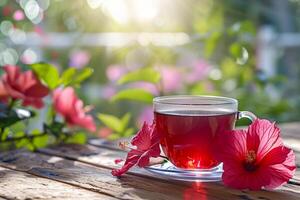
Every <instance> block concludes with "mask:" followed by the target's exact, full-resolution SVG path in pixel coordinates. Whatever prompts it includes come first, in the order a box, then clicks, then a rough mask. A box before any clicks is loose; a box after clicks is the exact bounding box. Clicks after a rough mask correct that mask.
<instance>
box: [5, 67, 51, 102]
mask: <svg viewBox="0 0 300 200" xmlns="http://www.w3.org/2000/svg"><path fill="white" fill-rule="evenodd" d="M4 70H5V72H6V73H5V74H4V75H3V76H2V78H1V83H0V89H1V92H0V98H1V99H7V98H12V99H14V100H17V99H21V100H22V101H23V102H22V104H23V106H34V107H36V108H41V107H43V106H44V103H43V100H42V98H43V97H45V96H47V95H48V93H49V89H48V88H47V87H45V86H44V85H42V83H41V82H40V81H39V79H38V78H37V77H36V75H35V74H34V73H33V72H32V71H26V72H21V70H20V68H19V67H18V66H12V65H7V66H4Z"/></svg>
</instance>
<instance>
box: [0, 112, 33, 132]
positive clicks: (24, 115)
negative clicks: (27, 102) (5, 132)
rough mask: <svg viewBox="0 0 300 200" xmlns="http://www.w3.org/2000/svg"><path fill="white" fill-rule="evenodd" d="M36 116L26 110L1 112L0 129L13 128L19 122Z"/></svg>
mask: <svg viewBox="0 0 300 200" xmlns="http://www.w3.org/2000/svg"><path fill="white" fill-rule="evenodd" d="M34 115H35V114H34V112H32V111H29V110H25V109H14V110H11V111H6V112H0V128H5V127H8V126H11V125H13V124H15V123H17V122H19V121H22V120H25V119H29V118H31V117H34Z"/></svg>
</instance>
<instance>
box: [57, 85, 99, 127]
mask: <svg viewBox="0 0 300 200" xmlns="http://www.w3.org/2000/svg"><path fill="white" fill-rule="evenodd" d="M53 103H54V108H55V110H56V112H58V113H59V114H61V115H62V116H63V117H64V119H65V120H66V122H67V123H68V124H69V125H70V126H75V125H77V126H80V127H82V128H85V129H87V130H89V131H91V132H95V131H96V126H95V123H94V120H93V118H92V116H91V115H87V114H86V109H85V108H84V107H83V102H82V101H81V100H80V99H78V98H77V96H76V94H75V91H74V89H73V88H71V87H67V88H65V89H61V88H59V89H56V90H55V91H54V92H53Z"/></svg>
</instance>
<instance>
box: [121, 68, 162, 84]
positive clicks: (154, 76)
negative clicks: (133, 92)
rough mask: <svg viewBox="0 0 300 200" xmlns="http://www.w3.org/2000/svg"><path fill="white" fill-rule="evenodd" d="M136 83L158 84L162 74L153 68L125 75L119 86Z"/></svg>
mask: <svg viewBox="0 0 300 200" xmlns="http://www.w3.org/2000/svg"><path fill="white" fill-rule="evenodd" d="M135 81H145V82H150V83H158V82H159V81H160V74H159V72H157V71H156V70H154V69H153V68H150V67H148V68H143V69H140V70H136V71H133V72H129V73H128V74H125V75H124V76H123V77H121V79H120V80H119V81H118V84H124V83H130V82H135Z"/></svg>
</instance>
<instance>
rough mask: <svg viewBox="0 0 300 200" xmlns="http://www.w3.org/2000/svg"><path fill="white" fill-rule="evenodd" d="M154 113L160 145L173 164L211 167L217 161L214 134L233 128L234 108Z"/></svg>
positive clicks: (235, 114) (181, 166)
mask: <svg viewBox="0 0 300 200" xmlns="http://www.w3.org/2000/svg"><path fill="white" fill-rule="evenodd" d="M154 115H155V121H156V128H157V131H158V133H159V134H161V141H160V143H161V147H162V149H163V151H164V153H165V154H166V155H167V157H168V158H169V159H170V161H171V162H172V163H173V164H174V165H175V166H176V167H179V168H183V169H211V168H213V167H216V166H218V165H219V164H220V162H218V161H217V160H216V158H215V152H216V151H217V148H218V145H216V144H215V143H216V139H217V136H218V134H220V133H222V132H223V131H227V130H232V129H233V128H234V125H235V120H236V116H237V112H229V113H228V112H222V111H213V112H210V111H197V110H192V111H188V110H173V111H163V112H155V113H154Z"/></svg>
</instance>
